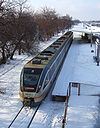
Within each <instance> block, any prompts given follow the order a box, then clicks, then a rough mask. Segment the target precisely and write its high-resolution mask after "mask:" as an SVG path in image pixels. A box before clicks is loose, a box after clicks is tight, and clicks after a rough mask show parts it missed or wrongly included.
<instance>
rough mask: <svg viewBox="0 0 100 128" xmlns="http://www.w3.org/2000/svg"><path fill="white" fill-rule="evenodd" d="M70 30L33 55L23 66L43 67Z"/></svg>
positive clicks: (55, 52) (61, 44) (60, 45)
mask: <svg viewBox="0 0 100 128" xmlns="http://www.w3.org/2000/svg"><path fill="white" fill-rule="evenodd" d="M71 33H72V32H67V33H66V34H64V35H63V36H62V37H60V38H59V39H57V40H56V41H55V42H54V43H52V44H51V45H50V46H49V47H47V48H46V49H45V50H43V51H42V52H41V53H39V54H38V55H37V56H35V57H34V58H33V59H32V60H30V61H29V62H28V63H27V64H25V66H24V67H25V68H29V67H30V68H42V69H44V68H45V67H46V65H47V64H48V63H49V61H50V60H52V58H53V57H54V56H55V55H57V51H59V50H60V48H61V47H62V46H63V44H64V42H65V41H66V39H67V37H68V36H69V35H71Z"/></svg>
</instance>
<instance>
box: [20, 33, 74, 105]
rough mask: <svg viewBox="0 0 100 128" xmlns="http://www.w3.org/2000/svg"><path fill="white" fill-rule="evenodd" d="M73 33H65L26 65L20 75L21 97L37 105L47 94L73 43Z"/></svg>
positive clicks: (26, 101)
mask: <svg viewBox="0 0 100 128" xmlns="http://www.w3.org/2000/svg"><path fill="white" fill-rule="evenodd" d="M72 40H73V33H72V32H71V31H69V32H67V33H65V34H64V35H63V36H62V37H60V38H59V39H57V40H56V41H55V42H54V43H52V44H51V45H50V46H49V47H47V48H46V49H45V50H44V51H42V52H41V53H39V54H38V55H37V56H35V57H34V58H33V59H32V60H30V61H29V62H28V63H27V64H25V65H24V67H23V69H22V71H21V75H20V91H19V95H20V99H21V101H22V102H23V103H24V104H26V103H29V104H32V105H33V106H34V105H37V104H39V103H40V102H41V101H42V100H43V99H44V97H45V96H46V95H47V93H48V91H49V89H50V87H51V86H52V83H53V81H54V79H55V77H56V75H57V72H58V70H59V68H60V66H61V63H62V62H63V60H64V57H65V55H66V53H67V52H68V49H69V47H70V45H71V43H72Z"/></svg>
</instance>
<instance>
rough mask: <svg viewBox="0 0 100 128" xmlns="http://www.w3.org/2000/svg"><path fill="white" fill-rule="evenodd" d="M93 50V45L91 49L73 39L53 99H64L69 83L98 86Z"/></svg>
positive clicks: (99, 79)
mask: <svg viewBox="0 0 100 128" xmlns="http://www.w3.org/2000/svg"><path fill="white" fill-rule="evenodd" d="M93 50H94V51H95V45H94V44H93V45H92V47H91V46H90V43H85V42H83V41H82V42H81V41H80V40H79V38H74V40H73V43H72V45H71V47H70V49H69V51H68V54H67V56H66V58H65V61H64V64H63V66H62V69H61V71H60V73H59V76H58V78H57V80H56V84H55V87H54V89H53V91H52V97H53V98H59V97H64V98H65V97H66V94H67V88H68V85H69V83H70V82H78V83H86V84H92V85H98V86H100V66H97V64H96V62H95V61H94V59H93V57H94V56H95V52H91V51H93Z"/></svg>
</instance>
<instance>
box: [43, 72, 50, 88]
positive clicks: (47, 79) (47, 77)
mask: <svg viewBox="0 0 100 128" xmlns="http://www.w3.org/2000/svg"><path fill="white" fill-rule="evenodd" d="M48 83H49V74H48V75H47V76H46V79H45V82H44V87H43V88H45V87H46V86H47V84H48Z"/></svg>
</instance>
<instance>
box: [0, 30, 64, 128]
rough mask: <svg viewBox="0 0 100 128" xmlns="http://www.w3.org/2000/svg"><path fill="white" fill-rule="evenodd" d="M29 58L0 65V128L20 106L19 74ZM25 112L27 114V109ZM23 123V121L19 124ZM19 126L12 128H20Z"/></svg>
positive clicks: (21, 58) (9, 121)
mask: <svg viewBox="0 0 100 128" xmlns="http://www.w3.org/2000/svg"><path fill="white" fill-rule="evenodd" d="M61 35H62V34H61V33H60V34H58V35H56V36H54V37H53V38H51V39H50V40H49V41H48V42H44V43H40V49H41V50H43V49H45V48H46V47H47V46H48V45H50V44H51V43H53V42H54V41H55V40H56V39H57V38H59V37H60V36H61ZM31 58H32V56H30V57H28V56H27V55H22V56H18V55H15V56H14V60H12V61H10V62H7V64H5V65H0V90H1V91H2V92H4V93H0V128H7V127H8V126H9V124H10V123H11V121H12V120H13V119H14V117H15V116H16V114H17V112H18V111H19V109H20V108H21V106H22V103H21V101H20V99H19V85H20V72H21V70H22V68H23V66H24V64H25V63H27V62H28V61H29V60H30V59H31ZM30 111H32V110H30ZM25 112H26V113H27V109H26V110H25ZM24 121H25V120H24V119H23V120H22V121H21V124H22V123H23V122H24ZM21 124H19V126H16V127H14V128H18V127H19V128H20V127H21V128H22V125H21ZM23 128H25V125H23Z"/></svg>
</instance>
